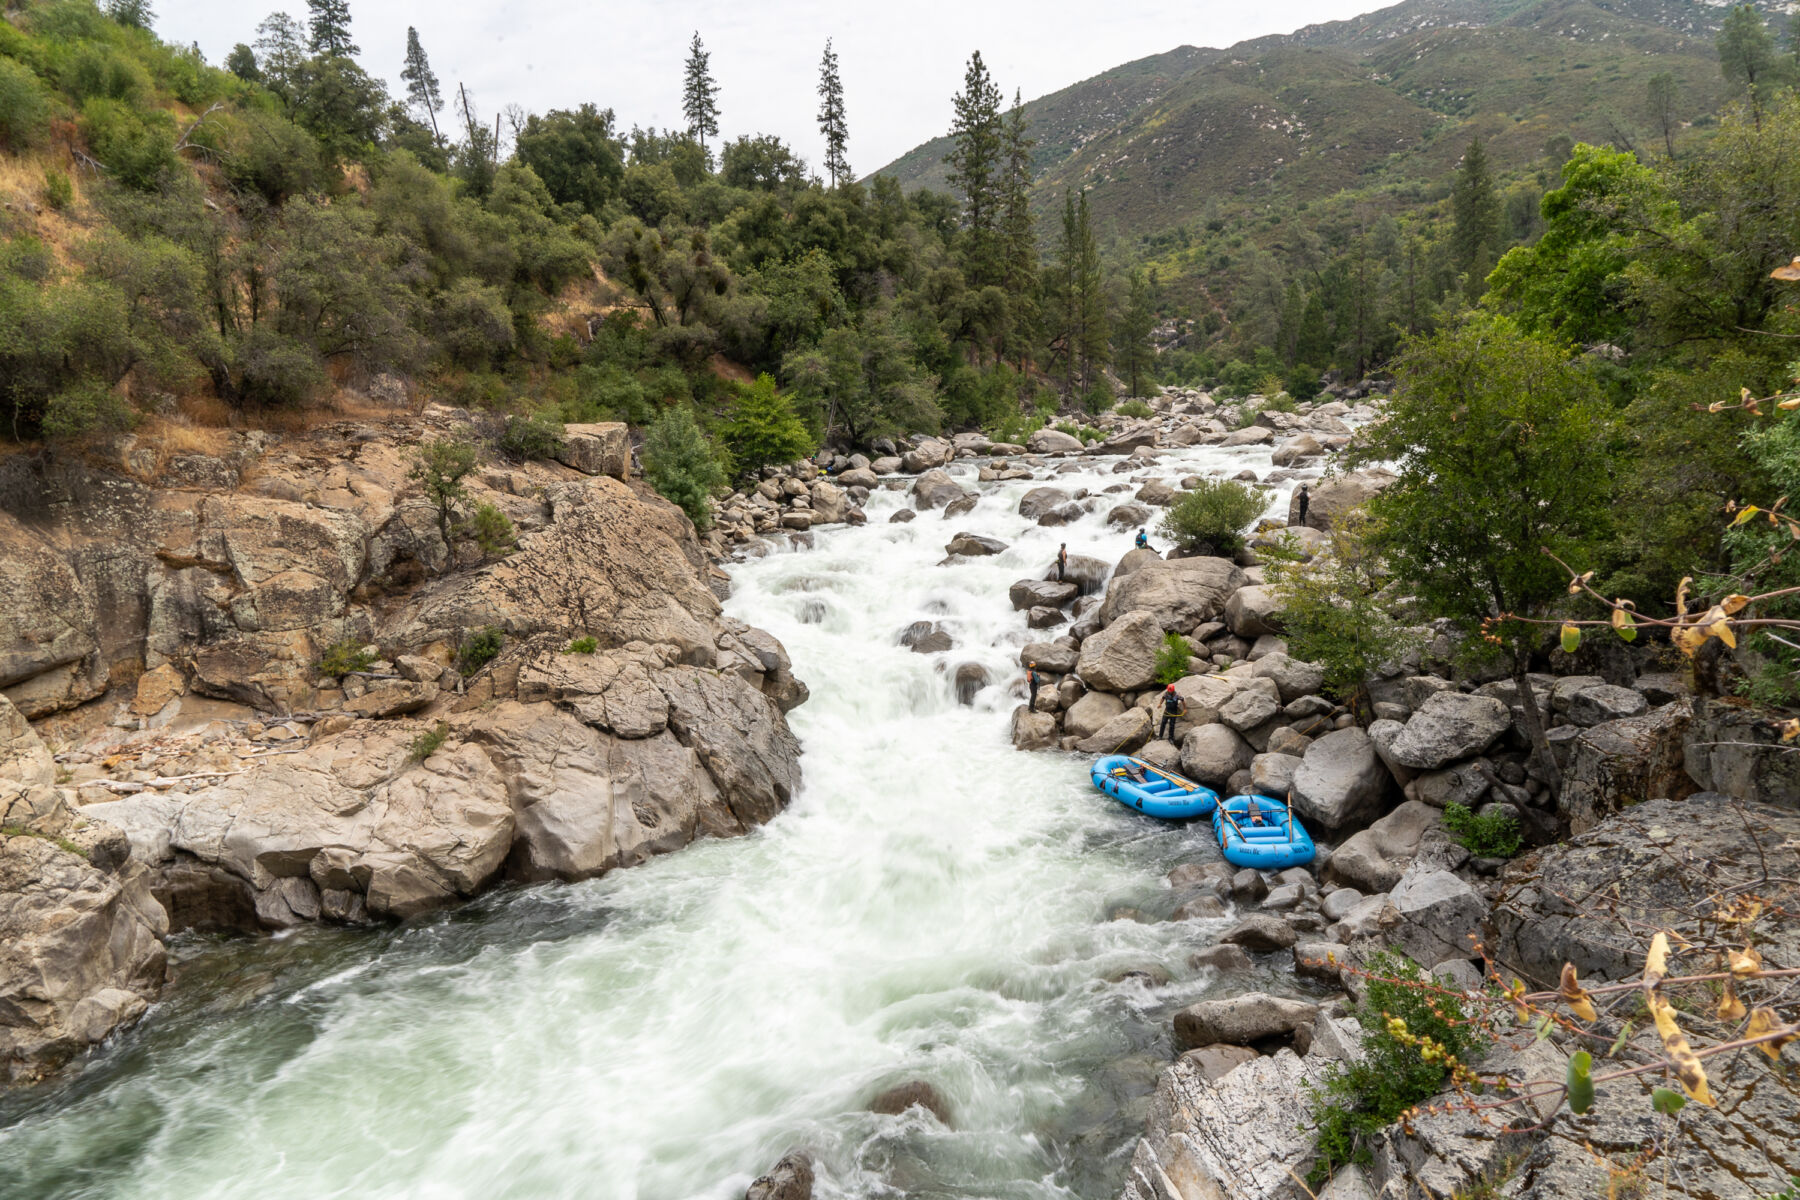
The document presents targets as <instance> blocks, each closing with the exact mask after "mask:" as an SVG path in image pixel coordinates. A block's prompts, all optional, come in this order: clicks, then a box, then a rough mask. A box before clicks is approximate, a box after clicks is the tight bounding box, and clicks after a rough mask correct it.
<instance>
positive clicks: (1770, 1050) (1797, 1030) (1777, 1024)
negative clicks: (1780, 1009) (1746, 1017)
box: [1744, 1005, 1800, 1062]
mask: <svg viewBox="0 0 1800 1200" xmlns="http://www.w3.org/2000/svg"><path fill="white" fill-rule="evenodd" d="M1771 1033H1773V1034H1775V1035H1776V1036H1775V1037H1772V1038H1769V1040H1768V1041H1766V1042H1763V1043H1761V1044H1759V1045H1758V1046H1757V1047H1756V1048H1757V1049H1758V1050H1761V1051H1762V1052H1763V1053H1764V1054H1766V1055H1768V1056H1769V1058H1770V1059H1771V1060H1772V1061H1775V1062H1780V1061H1781V1048H1782V1047H1783V1046H1785V1045H1787V1044H1788V1043H1789V1042H1791V1041H1794V1040H1796V1039H1800V1026H1790V1027H1788V1028H1787V1029H1785V1030H1783V1028H1782V1024H1781V1018H1780V1017H1778V1016H1776V1015H1775V1010H1774V1009H1772V1008H1765V1007H1763V1006H1761V1005H1759V1006H1757V1007H1756V1008H1754V1009H1752V1010H1751V1012H1750V1024H1749V1025H1747V1026H1745V1027H1744V1040H1745V1041H1754V1040H1755V1039H1757V1038H1759V1037H1765V1036H1767V1035H1768V1034H1771Z"/></svg>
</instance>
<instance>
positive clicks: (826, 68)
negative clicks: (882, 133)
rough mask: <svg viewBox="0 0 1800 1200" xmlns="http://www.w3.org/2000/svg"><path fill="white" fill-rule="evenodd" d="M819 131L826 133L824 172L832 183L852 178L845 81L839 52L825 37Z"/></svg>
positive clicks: (832, 184) (820, 64)
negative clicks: (839, 72)
mask: <svg viewBox="0 0 1800 1200" xmlns="http://www.w3.org/2000/svg"><path fill="white" fill-rule="evenodd" d="M819 132H820V133H822V134H824V135H825V173H826V174H828V175H830V176H831V186H832V187H834V188H835V187H837V185H838V180H840V179H848V178H849V177H850V159H849V157H848V156H847V155H846V153H845V150H846V148H847V147H848V146H849V144H850V131H849V128H848V126H847V125H846V124H845V121H844V80H843V78H842V77H841V76H840V75H839V74H838V56H837V51H835V50H833V49H832V48H831V39H830V38H826V39H825V57H824V58H823V59H822V60H821V61H820V63H819Z"/></svg>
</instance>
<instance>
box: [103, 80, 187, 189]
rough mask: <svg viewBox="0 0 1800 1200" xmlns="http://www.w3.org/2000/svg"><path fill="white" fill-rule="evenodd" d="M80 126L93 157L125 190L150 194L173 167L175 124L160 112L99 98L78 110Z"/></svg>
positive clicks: (165, 114)
mask: <svg viewBox="0 0 1800 1200" xmlns="http://www.w3.org/2000/svg"><path fill="white" fill-rule="evenodd" d="M81 123H82V131H83V132H84V133H85V134H86V135H87V140H88V145H89V147H91V148H92V150H93V151H94V157H95V158H97V159H99V160H100V161H101V162H102V163H104V164H105V165H106V169H107V171H108V172H109V173H110V174H111V175H112V177H113V178H114V179H115V180H117V181H118V182H119V183H121V184H124V185H125V186H126V187H128V188H132V189H134V190H136V191H140V192H147V191H150V190H152V189H154V188H155V187H157V185H158V184H160V183H161V182H162V181H163V179H164V177H165V176H166V175H167V174H168V173H169V172H171V171H173V170H174V169H175V167H176V165H177V163H176V158H175V123H174V120H173V118H171V117H170V116H169V114H168V113H166V112H164V111H162V110H161V109H154V110H150V111H144V110H140V109H136V108H133V107H132V106H131V105H130V104H129V103H126V102H123V101H119V100H112V99H107V98H104V97H101V98H96V99H93V100H89V101H88V102H87V103H86V104H85V105H83V106H82V110H81Z"/></svg>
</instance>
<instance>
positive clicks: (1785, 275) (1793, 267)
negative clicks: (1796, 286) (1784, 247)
mask: <svg viewBox="0 0 1800 1200" xmlns="http://www.w3.org/2000/svg"><path fill="white" fill-rule="evenodd" d="M1769 278H1770V279H1785V280H1789V281H1792V280H1795V279H1800V254H1796V255H1795V256H1794V261H1793V262H1791V263H1789V264H1787V266H1785V267H1776V268H1775V269H1774V270H1773V271H1770V272H1769Z"/></svg>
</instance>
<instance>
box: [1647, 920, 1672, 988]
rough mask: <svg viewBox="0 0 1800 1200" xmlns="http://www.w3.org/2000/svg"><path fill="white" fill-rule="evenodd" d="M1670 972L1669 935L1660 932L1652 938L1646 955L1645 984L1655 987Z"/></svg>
mask: <svg viewBox="0 0 1800 1200" xmlns="http://www.w3.org/2000/svg"><path fill="white" fill-rule="evenodd" d="M1668 973H1669V935H1668V934H1666V933H1661V932H1658V933H1657V935H1656V936H1655V937H1653V938H1651V939H1650V952H1649V953H1648V954H1646V955H1645V956H1644V986H1645V987H1647V988H1652V989H1654V988H1655V987H1656V985H1657V984H1659V983H1661V982H1662V981H1663V977H1664V976H1665V975H1667V974H1668Z"/></svg>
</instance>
